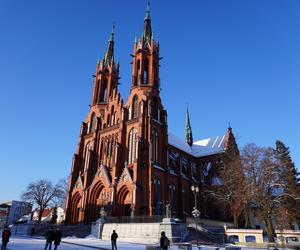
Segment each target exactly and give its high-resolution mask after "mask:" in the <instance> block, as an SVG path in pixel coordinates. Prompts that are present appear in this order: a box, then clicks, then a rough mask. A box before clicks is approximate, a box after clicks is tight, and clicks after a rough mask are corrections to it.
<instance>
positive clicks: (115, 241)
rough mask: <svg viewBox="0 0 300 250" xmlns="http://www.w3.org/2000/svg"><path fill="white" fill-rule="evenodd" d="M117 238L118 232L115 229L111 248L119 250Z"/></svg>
mask: <svg viewBox="0 0 300 250" xmlns="http://www.w3.org/2000/svg"><path fill="white" fill-rule="evenodd" d="M117 238H118V234H117V233H116V231H115V230H113V233H112V234H111V237H110V239H111V249H112V250H117Z"/></svg>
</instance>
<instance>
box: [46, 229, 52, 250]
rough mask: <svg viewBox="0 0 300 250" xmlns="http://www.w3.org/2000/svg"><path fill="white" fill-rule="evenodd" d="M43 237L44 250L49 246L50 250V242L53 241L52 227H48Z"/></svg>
mask: <svg viewBox="0 0 300 250" xmlns="http://www.w3.org/2000/svg"><path fill="white" fill-rule="evenodd" d="M45 237H46V245H45V250H47V248H48V246H49V250H51V246H52V241H53V240H54V230H53V227H50V229H49V230H48V231H47V233H46V234H45Z"/></svg>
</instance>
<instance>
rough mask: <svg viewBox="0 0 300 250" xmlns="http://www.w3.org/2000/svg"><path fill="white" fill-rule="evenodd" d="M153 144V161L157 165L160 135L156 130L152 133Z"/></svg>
mask: <svg viewBox="0 0 300 250" xmlns="http://www.w3.org/2000/svg"><path fill="white" fill-rule="evenodd" d="M151 143H152V145H151V146H152V147H151V149H152V152H151V153H152V161H153V162H154V163H157V162H158V133H157V131H156V130H153V131H152V140H151Z"/></svg>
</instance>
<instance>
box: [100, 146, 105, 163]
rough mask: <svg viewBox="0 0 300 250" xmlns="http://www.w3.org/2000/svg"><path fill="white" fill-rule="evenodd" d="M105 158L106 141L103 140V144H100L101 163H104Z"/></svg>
mask: <svg viewBox="0 0 300 250" xmlns="http://www.w3.org/2000/svg"><path fill="white" fill-rule="evenodd" d="M103 160H104V143H103V141H101V146H100V161H101V164H103Z"/></svg>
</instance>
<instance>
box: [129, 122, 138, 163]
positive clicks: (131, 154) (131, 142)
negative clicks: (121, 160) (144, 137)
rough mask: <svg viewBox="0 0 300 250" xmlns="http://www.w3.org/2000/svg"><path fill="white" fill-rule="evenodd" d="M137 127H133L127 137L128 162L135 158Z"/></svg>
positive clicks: (133, 160)
mask: <svg viewBox="0 0 300 250" xmlns="http://www.w3.org/2000/svg"><path fill="white" fill-rule="evenodd" d="M137 143H138V140H137V129H136V128H133V129H132V130H131V131H130V133H129V137H128V164H131V163H133V162H135V161H136V159H137Z"/></svg>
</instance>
